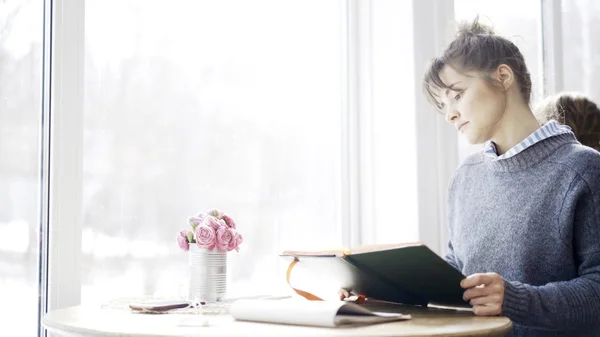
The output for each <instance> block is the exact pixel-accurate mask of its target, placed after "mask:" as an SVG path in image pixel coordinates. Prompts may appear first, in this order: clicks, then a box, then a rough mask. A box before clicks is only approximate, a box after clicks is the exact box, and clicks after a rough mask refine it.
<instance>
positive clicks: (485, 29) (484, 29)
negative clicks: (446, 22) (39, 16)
mask: <svg viewBox="0 0 600 337" xmlns="http://www.w3.org/2000/svg"><path fill="white" fill-rule="evenodd" d="M456 35H457V37H461V36H473V35H494V29H493V28H492V27H490V26H487V25H485V24H483V23H480V22H479V16H477V17H476V18H475V20H473V22H463V23H461V24H460V26H459V27H458V32H457V33H456Z"/></svg>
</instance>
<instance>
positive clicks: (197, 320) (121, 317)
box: [42, 306, 512, 337]
mask: <svg viewBox="0 0 600 337" xmlns="http://www.w3.org/2000/svg"><path fill="white" fill-rule="evenodd" d="M371 308H372V307H371ZM388 309H389V308H388ZM398 310H399V311H400V312H402V313H406V314H411V315H412V319H411V320H408V321H402V322H392V323H384V324H376V325H369V326H361V327H352V328H317V327H304V326H294V325H280V324H265V323H254V322H241V321H235V320H234V319H233V318H231V317H230V316H229V315H193V314H160V315H156V314H140V313H132V312H130V311H128V310H122V309H103V308H100V307H90V306H75V307H69V308H65V309H59V310H54V311H51V312H49V313H48V314H46V315H45V316H44V317H43V319H42V324H43V325H44V327H45V328H46V329H48V331H50V332H51V333H52V335H53V336H69V337H74V336H86V337H87V336H136V337H137V336H366V335H369V336H504V335H505V334H506V333H508V332H509V331H510V330H511V328H512V323H511V321H510V320H509V319H508V318H506V317H476V316H474V315H473V314H472V313H470V312H457V311H449V310H436V309H427V308H420V307H405V306H402V307H400V309H398Z"/></svg>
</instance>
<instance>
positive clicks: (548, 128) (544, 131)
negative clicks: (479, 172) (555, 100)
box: [483, 120, 571, 160]
mask: <svg viewBox="0 0 600 337" xmlns="http://www.w3.org/2000/svg"><path fill="white" fill-rule="evenodd" d="M569 132H571V128H570V127H568V126H566V125H562V124H560V123H558V122H557V121H555V120H551V121H549V122H548V123H546V124H544V125H543V126H541V127H540V128H539V129H537V130H535V132H534V133H532V134H531V135H529V137H527V138H525V139H524V140H523V141H522V142H520V143H519V144H517V145H515V146H513V147H512V148H511V149H510V150H508V151H506V153H504V154H503V155H501V156H498V152H497V150H496V144H494V142H492V141H489V142H487V143H486V144H485V147H484V150H483V152H484V153H485V155H487V156H489V157H491V158H492V160H502V159H507V158H510V157H513V156H515V155H517V154H518V153H520V152H522V151H524V150H525V149H526V148H528V147H530V146H532V145H533V144H535V143H538V142H541V141H542V140H544V139H547V138H550V137H554V136H558V135H562V134H564V133H569Z"/></svg>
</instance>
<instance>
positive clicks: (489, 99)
mask: <svg viewBox="0 0 600 337" xmlns="http://www.w3.org/2000/svg"><path fill="white" fill-rule="evenodd" d="M440 79H441V80H442V81H443V82H444V83H445V84H446V85H447V86H448V87H450V88H451V89H446V88H441V89H439V92H438V94H439V97H440V100H441V103H442V107H441V111H442V112H443V113H444V115H445V116H446V121H447V122H449V123H450V124H452V125H454V127H455V128H456V130H457V131H458V132H459V133H460V134H462V135H463V136H464V137H465V138H466V139H467V141H468V142H469V143H471V144H480V143H484V142H486V141H488V140H490V139H491V138H492V136H493V135H494V134H495V132H496V131H497V130H496V129H497V127H498V122H499V121H500V120H501V119H502V116H503V115H504V112H505V110H506V95H505V93H504V92H502V90H499V89H498V88H495V87H493V86H492V85H491V84H490V83H489V82H488V81H486V80H485V79H483V78H482V77H481V75H480V74H477V73H475V72H467V73H465V74H460V73H458V72H457V71H456V70H454V69H453V68H452V67H449V66H444V68H442V70H441V72H440Z"/></svg>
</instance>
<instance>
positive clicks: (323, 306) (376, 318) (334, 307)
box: [229, 299, 410, 327]
mask: <svg viewBox="0 0 600 337" xmlns="http://www.w3.org/2000/svg"><path fill="white" fill-rule="evenodd" d="M229 314H230V315H231V316H232V317H233V318H235V319H236V320H241V321H256V322H266V323H280V324H295V325H310V326H321V327H339V326H348V325H359V324H374V323H383V322H391V321H402V320H407V319H410V315H402V314H397V313H385V312H373V311H370V310H368V309H366V308H363V307H361V306H360V305H358V304H355V303H351V302H346V301H305V300H298V299H289V300H238V301H235V302H234V303H233V304H231V307H229Z"/></svg>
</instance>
